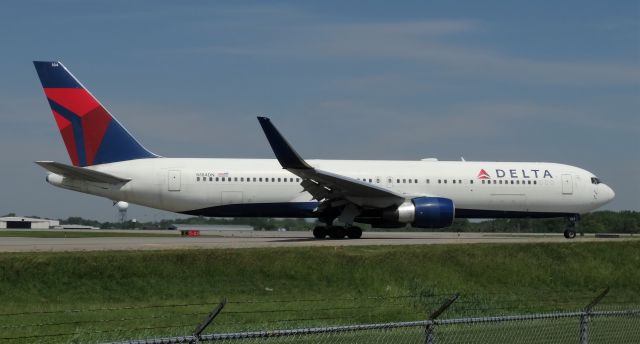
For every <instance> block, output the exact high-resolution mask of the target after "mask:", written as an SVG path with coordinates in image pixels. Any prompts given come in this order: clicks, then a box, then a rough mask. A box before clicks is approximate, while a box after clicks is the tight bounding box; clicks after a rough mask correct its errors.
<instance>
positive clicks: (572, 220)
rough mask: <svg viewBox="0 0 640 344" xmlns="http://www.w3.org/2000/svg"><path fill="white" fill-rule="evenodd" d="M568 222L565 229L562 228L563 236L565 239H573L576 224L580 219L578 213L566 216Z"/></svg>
mask: <svg viewBox="0 0 640 344" xmlns="http://www.w3.org/2000/svg"><path fill="white" fill-rule="evenodd" d="M568 220H569V224H568V225H567V229H565V230H564V237H565V238H567V239H573V238H575V237H576V224H577V223H578V221H580V215H577V214H576V215H573V216H570V217H569V218H568Z"/></svg>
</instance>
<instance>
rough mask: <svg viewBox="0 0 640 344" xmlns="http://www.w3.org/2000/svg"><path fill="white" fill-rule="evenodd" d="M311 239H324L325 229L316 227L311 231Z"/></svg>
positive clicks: (325, 235)
mask: <svg viewBox="0 0 640 344" xmlns="http://www.w3.org/2000/svg"><path fill="white" fill-rule="evenodd" d="M313 237H314V238H316V239H324V238H326V237H327V229H326V228H325V227H322V226H318V227H316V228H314V229H313Z"/></svg>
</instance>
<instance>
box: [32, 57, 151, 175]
mask: <svg viewBox="0 0 640 344" xmlns="http://www.w3.org/2000/svg"><path fill="white" fill-rule="evenodd" d="M33 64H34V66H35V68H36V71H37V72H38V77H39V78H40V82H41V83H42V87H43V88H44V93H45V95H46V97H47V100H48V101H49V106H50V107H51V111H52V112H53V117H54V118H55V120H56V124H57V125H58V129H59V130H60V134H61V135H62V140H63V141H64V144H65V146H66V148H67V152H68V153H69V158H70V159H71V162H72V163H73V165H74V166H82V167H84V166H91V165H98V164H106V163H110V162H118V161H126V160H134V159H143V158H156V157H158V156H157V155H156V154H153V153H152V152H150V151H149V150H147V149H146V148H144V147H143V146H142V145H141V144H140V143H139V142H138V140H136V139H135V138H134V137H133V135H131V134H130V133H129V132H128V131H127V129H125V128H124V127H123V126H122V125H121V124H120V122H118V120H117V119H116V118H115V117H113V116H112V115H111V114H110V113H109V111H107V109H105V108H104V106H102V104H100V102H99V101H98V100H97V99H96V98H95V97H94V96H93V95H92V94H91V93H90V92H89V91H88V90H87V89H86V88H85V87H84V86H83V85H82V84H81V83H80V82H79V81H78V80H77V79H76V78H75V77H74V76H73V74H71V73H70V72H69V71H68V70H67V68H65V66H64V65H63V64H62V63H61V62H58V61H34V62H33Z"/></svg>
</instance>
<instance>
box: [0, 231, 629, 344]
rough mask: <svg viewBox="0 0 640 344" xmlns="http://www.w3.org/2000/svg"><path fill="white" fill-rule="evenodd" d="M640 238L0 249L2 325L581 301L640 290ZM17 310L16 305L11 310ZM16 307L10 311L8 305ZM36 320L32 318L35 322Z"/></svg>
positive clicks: (266, 318)
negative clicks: (450, 300)
mask: <svg viewBox="0 0 640 344" xmlns="http://www.w3.org/2000/svg"><path fill="white" fill-rule="evenodd" d="M639 266H640V242H638V241H629V242H589V243H558V244H476V245H428V246H376V247H316V248H309V247H307V248H265V249H242V250H232V249H224V250H180V251H179V250H175V251H140V252H136V251H126V252H113V251H110V252H62V253H2V254H0V305H1V307H0V338H8V337H20V336H25V335H36V336H40V335H45V334H51V335H56V334H60V333H75V334H74V335H64V336H51V337H37V338H35V339H33V338H32V339H25V340H23V341H16V340H7V339H4V340H3V339H0V341H7V342H10V343H14V342H24V343H27V342H33V341H37V342H47V341H48V342H69V341H81V342H84V341H99V340H115V339H131V338H143V337H155V336H168V335H178V334H180V335H184V334H188V333H190V332H191V331H192V330H193V328H194V327H195V325H196V324H197V323H198V322H199V321H200V320H201V319H202V318H203V317H204V316H205V315H206V314H207V313H208V312H209V311H210V310H211V308H213V306H214V305H215V303H216V302H217V300H219V299H220V298H222V297H227V298H228V300H229V304H228V305H227V307H225V309H224V310H223V312H222V314H221V315H220V316H219V317H218V318H217V319H216V320H215V321H214V325H212V327H211V328H210V329H209V330H208V331H215V332H222V331H237V330H246V329H252V330H256V329H265V328H283V327H296V326H318V325H326V324H348V323H369V322H385V321H405V320H419V319H424V318H426V316H427V314H429V312H431V311H433V310H434V309H436V308H437V307H438V306H439V304H440V303H441V302H442V301H443V300H444V299H446V298H447V297H448V296H450V295H452V294H453V293H454V292H461V295H462V296H461V297H460V299H459V300H458V301H456V302H455V303H454V305H453V306H452V307H451V309H450V310H448V311H447V312H446V313H445V314H444V317H460V316H478V315H496V314H516V313H531V312H543V311H553V310H576V309H579V308H581V307H584V305H586V304H587V303H588V302H589V301H590V300H591V299H592V298H593V297H594V296H595V295H596V294H597V293H598V292H599V291H601V290H602V289H604V288H605V287H606V286H610V287H611V292H610V295H609V296H608V297H607V298H605V300H604V301H603V307H632V306H634V305H635V306H637V305H638V304H639V303H640V302H638V301H639V300H640V268H639ZM13 313H19V314H13ZM11 314H13V315H11ZM36 325H38V326H36Z"/></svg>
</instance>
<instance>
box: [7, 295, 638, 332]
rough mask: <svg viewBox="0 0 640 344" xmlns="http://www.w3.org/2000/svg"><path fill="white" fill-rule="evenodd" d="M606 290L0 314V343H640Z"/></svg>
mask: <svg viewBox="0 0 640 344" xmlns="http://www.w3.org/2000/svg"><path fill="white" fill-rule="evenodd" d="M607 292H608V290H605V291H604V292H602V293H601V294H600V295H598V296H597V297H596V298H594V297H593V293H591V292H586V291H585V292H584V293H579V292H576V291H567V292H566V293H565V294H562V293H561V292H558V291H554V292H553V293H548V292H543V294H541V295H529V296H527V297H523V296H518V295H504V294H503V293H495V294H491V293H483V294H481V295H474V294H467V293H465V294H464V295H463V296H462V297H459V294H456V295H450V294H443V293H438V291H437V290H431V289H428V288H425V289H423V290H422V291H417V293H414V294H411V295H371V296H353V297H351V296H337V297H334V298H287V297H285V298H278V297H274V298H260V299H254V300H247V299H245V300H232V301H229V302H217V301H213V300H211V301H206V300H203V301H202V302H193V303H189V302H185V303H164V304H163V303H160V304H144V303H143V304H130V305H110V306H102V307H101V306H97V307H87V308H84V309H47V308H46V307H43V308H42V309H38V310H15V311H8V310H5V311H4V312H2V310H0V342H2V343H5V342H6V343H34V342H37V343H107V342H108V343H138V344H142V343H197V342H223V343H238V344H243V343H246V344H252V343H265V344H271V343H273V344H276V343H640V305H639V304H638V302H637V301H638V300H637V299H636V297H635V296H633V295H629V294H625V295H622V294H616V293H613V296H607V297H605V295H606V294H607ZM603 299H604V301H602V300H603ZM443 301H444V303H443ZM601 301H602V302H601ZM212 307H214V308H213V310H211V308H212ZM576 309H578V310H576ZM426 310H429V311H426ZM207 313H208V315H207V316H206V317H205V318H204V319H203V316H204V315H206V314H207ZM145 338H146V339H145Z"/></svg>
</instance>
